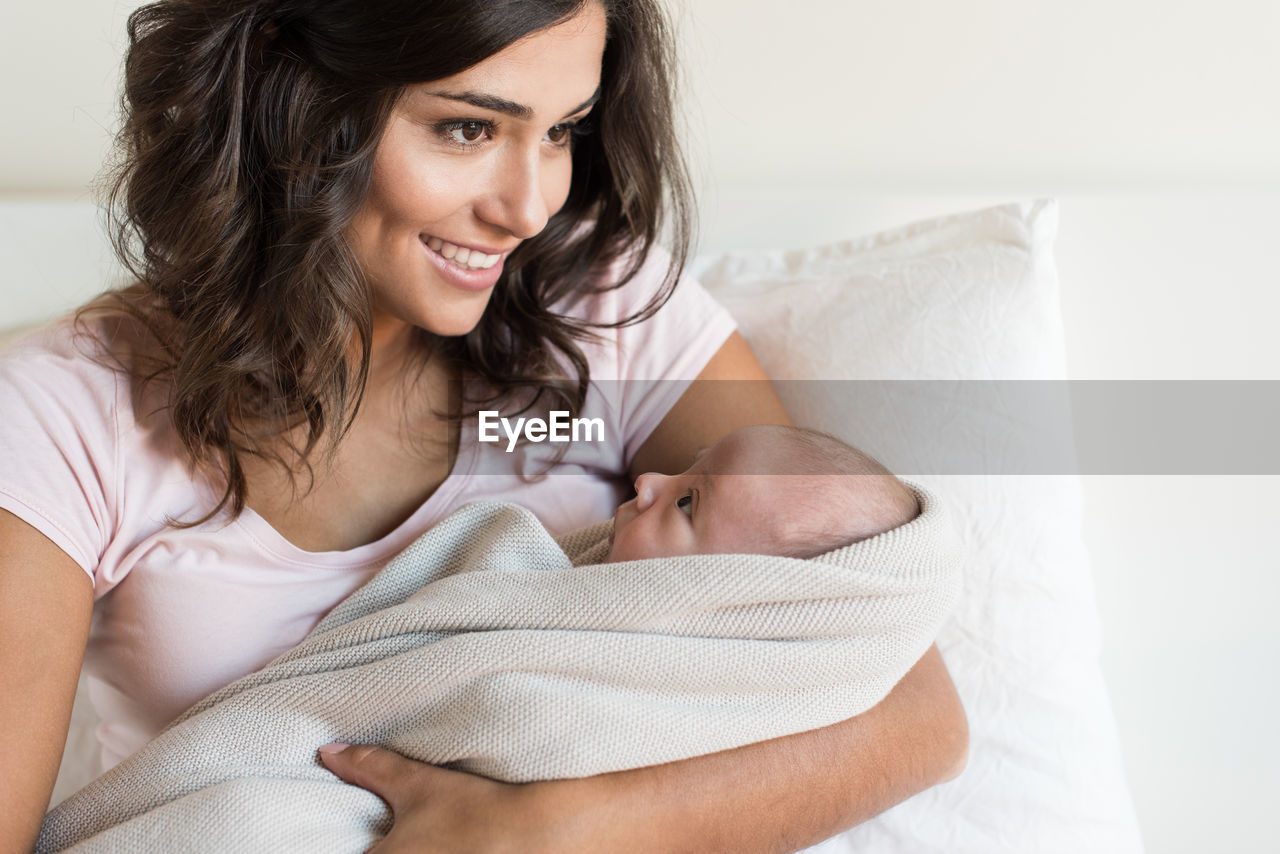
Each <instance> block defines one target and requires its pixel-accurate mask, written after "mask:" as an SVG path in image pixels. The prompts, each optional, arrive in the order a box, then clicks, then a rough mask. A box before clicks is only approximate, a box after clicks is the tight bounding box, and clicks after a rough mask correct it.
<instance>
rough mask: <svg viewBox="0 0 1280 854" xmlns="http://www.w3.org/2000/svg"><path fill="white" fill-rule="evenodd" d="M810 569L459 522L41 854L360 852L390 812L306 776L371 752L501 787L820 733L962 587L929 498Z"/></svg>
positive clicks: (507, 514)
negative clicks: (907, 517) (612, 553)
mask: <svg viewBox="0 0 1280 854" xmlns="http://www.w3.org/2000/svg"><path fill="white" fill-rule="evenodd" d="M913 489H916V493H917V496H918V497H919V499H920V502H921V506H922V510H923V512H922V513H921V515H920V516H919V517H918V518H916V519H915V520H914V521H912V522H910V523H908V524H906V525H904V526H902V527H900V528H897V529H895V530H893V531H889V532H887V533H885V534H882V535H880V536H877V537H874V538H872V539H869V540H864V541H863V542H860V543H855V544H854V545H852V546H849V547H847V548H843V549H838V550H836V551H833V552H830V553H828V554H825V555H822V556H820V557H817V558H813V559H810V560H798V559H793V558H780V557H762V556H756V555H700V556H690V557H679V558H662V559H654V560H641V561H632V562H626V563H613V564H603V563H600V561H601V560H603V558H604V555H605V554H606V552H607V536H608V532H609V524H610V523H607V522H606V523H603V524H601V525H596V526H593V527H591V528H588V529H585V530H583V531H580V532H577V533H575V534H571V535H568V536H567V537H565V538H564V539H563V540H561V541H560V542H558V543H557V541H556V540H554V539H553V538H552V537H551V536H550V535H548V534H547V532H546V531H545V529H544V528H543V527H542V526H541V525H540V524H539V523H538V521H537V519H536V518H535V517H534V516H533V514H531V513H530V512H529V511H527V510H524V509H522V508H519V507H515V506H511V505H499V504H472V505H468V506H467V507H464V508H462V509H460V510H458V511H457V512H456V513H454V514H453V515H451V516H450V517H448V518H447V519H446V520H444V521H443V522H441V523H440V524H439V525H437V526H436V527H434V528H432V529H431V530H430V531H428V532H427V533H426V534H424V535H423V536H422V537H421V538H420V539H419V540H418V541H417V542H416V543H414V544H413V545H412V546H410V547H409V548H408V549H407V550H406V551H405V552H403V553H402V554H401V555H399V556H398V557H397V558H396V559H394V560H393V561H392V562H391V563H389V564H388V565H387V566H386V567H385V568H384V569H383V570H382V571H381V572H379V573H378V574H377V575H376V576H374V577H373V578H372V579H371V580H370V581H369V582H368V583H367V584H365V585H364V586H363V587H361V588H360V589H359V590H357V591H356V592H355V593H353V594H352V595H351V596H350V597H348V598H347V599H346V600H344V601H343V602H342V603H340V604H339V605H338V606H337V607H335V608H334V609H333V611H331V612H330V613H329V614H328V615H327V616H326V617H325V618H324V620H322V621H321V622H320V624H319V625H317V626H316V627H315V629H314V630H313V631H312V632H311V633H310V634H309V635H308V636H307V638H306V639H305V640H304V641H303V642H302V643H301V644H300V645H299V646H297V647H296V648H294V649H292V650H290V651H289V652H287V653H285V654H283V655H281V656H280V657H279V658H277V659H275V660H274V661H273V662H271V663H270V664H269V665H267V666H266V667H264V668H263V669H262V670H259V671H256V672H254V673H251V674H249V675H248V676H245V677H244V678H242V679H240V680H238V681H236V682H234V683H232V684H231V685H229V686H227V687H226V688H224V689H222V690H221V691H218V692H216V693H215V694H213V695H211V696H209V697H208V698H206V699H205V700H203V701H201V702H200V703H198V704H197V705H195V706H194V707H192V708H191V709H190V710H188V711H187V712H186V713H185V714H184V715H183V716H182V717H180V718H179V719H177V720H176V721H174V722H173V723H172V724H170V725H169V727H168V728H167V729H165V731H164V732H162V733H161V734H160V735H159V736H157V737H156V738H155V739H154V740H153V741H152V742H150V743H149V744H148V745H146V746H145V747H144V748H143V749H142V750H140V751H139V752H137V753H135V754H134V755H133V756H131V757H129V758H128V759H126V760H125V761H124V762H122V763H121V764H119V765H117V766H116V767H115V768H113V769H111V770H110V771H109V772H108V773H106V774H105V775H103V776H102V777H100V778H98V780H96V781H94V782H93V783H91V784H90V785H89V786H87V787H86V788H84V789H82V790H81V791H80V792H78V793H77V794H75V795H73V796H72V797H71V798H70V799H68V800H66V801H64V802H63V803H62V804H60V805H58V806H57V807H56V808H54V809H53V810H52V811H50V813H49V814H48V815H47V816H46V818H45V823H44V827H43V829H42V831H41V834H40V839H39V843H38V846H37V851H39V852H51V851H61V850H64V849H68V848H70V850H73V851H77V852H79V851H86V852H88V851H93V852H120V854H125V852H127V853H128V854H136V852H144V851H177V850H181V851H184V852H206V851H207V852H226V851H252V850H271V851H282V852H295V851H296V852H360V851H364V850H366V849H367V848H369V847H370V846H371V845H372V844H374V843H375V842H376V840H377V839H378V838H379V837H380V836H381V835H383V834H385V833H386V831H387V829H388V828H389V826H390V812H389V810H388V808H387V807H386V805H385V804H384V803H383V802H382V800H381V799H380V798H378V797H377V796H376V795H374V794H372V793H370V792H367V791H365V790H363V789H360V788H358V787H355V786H351V785H348V784H346V783H344V782H342V781H341V780H339V779H338V778H337V777H335V776H333V775H332V774H331V773H329V772H328V771H327V770H326V769H325V768H324V767H323V766H321V765H320V763H319V761H318V760H317V758H316V748H317V747H319V746H320V745H322V744H325V743H327V742H330V741H344V742H348V743H352V744H380V745H383V746H385V747H387V748H390V749H391V750H394V751H397V752H399V753H402V754H404V755H406V756H409V757H412V758H414V759H418V760H421V761H424V762H429V763H433V764H438V765H448V766H450V767H453V768H458V769H461V770H465V771H471V772H475V773H478V774H484V775H486V776H489V777H494V778H497V779H500V780H506V781H511V782H525V781H532V780H544V779H556V778H569V777H581V776H587V775H592V774H599V773H602V772H607V771H618V770H623V769H628V768H635V767H640V766H645V765H655V764H658V763H663V762H668V761H672V760H677V759H684V758H688V757H691V756H695V755H701V754H706V753H712V752H715V751H719V750H725V749H728V748H733V747H738V746H741V745H744V744H748V743H752V742H757V741H762V740H765V739H770V738H775V737H779V736H783V735H787V734H791V733H796V732H801V731H804V730H809V729H814V728H816V727H822V726H826V725H829V724H833V723H836V722H838V721H841V720H844V719H846V718H849V717H852V716H854V715H856V714H858V713H860V712H862V711H865V710H866V709H868V708H870V707H871V706H872V705H874V704H875V703H876V702H878V701H879V700H880V699H881V698H882V697H884V695H885V694H887V693H888V691H889V690H890V689H891V688H892V687H893V685H894V684H895V683H896V682H897V681H898V679H899V678H901V677H902V675H903V674H904V673H905V672H906V671H907V670H908V669H910V667H911V666H912V665H913V664H914V663H915V662H916V660H917V659H918V658H919V657H920V656H921V655H922V654H923V653H924V652H925V650H926V649H928V647H929V644H930V643H931V642H932V640H933V638H934V636H935V634H936V633H937V631H938V629H939V626H940V625H941V623H942V620H943V619H944V617H945V616H946V614H947V612H948V610H949V608H950V606H951V604H952V602H953V600H954V599H955V597H956V595H957V593H958V588H959V572H958V569H959V567H958V563H959V561H958V553H957V548H956V545H955V540H954V539H953V535H952V533H951V532H950V530H949V528H948V527H947V524H946V523H945V520H944V519H943V518H942V510H941V507H940V506H939V504H938V501H937V499H936V498H935V497H934V496H932V495H931V494H929V493H928V492H927V491H924V490H920V489H918V488H916V487H914V486H913Z"/></svg>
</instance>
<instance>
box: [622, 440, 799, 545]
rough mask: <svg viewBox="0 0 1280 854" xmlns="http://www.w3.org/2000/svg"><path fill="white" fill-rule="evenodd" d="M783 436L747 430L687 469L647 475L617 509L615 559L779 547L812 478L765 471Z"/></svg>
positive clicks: (639, 480) (717, 447) (719, 445)
mask: <svg viewBox="0 0 1280 854" xmlns="http://www.w3.org/2000/svg"><path fill="white" fill-rule="evenodd" d="M776 441H779V440H778V439H777V438H776V436H774V435H772V431H770V430H767V429H764V428H760V429H754V428H753V429H747V430H739V431H735V432H734V433H731V434H729V435H728V436H726V437H725V438H723V439H721V440H720V441H719V442H717V443H716V444H715V445H713V446H712V447H711V449H710V450H708V451H706V452H704V453H702V454H701V455H700V456H699V457H698V458H697V460H696V461H695V462H694V464H693V465H692V466H690V467H689V468H688V469H687V470H686V471H684V472H681V473H680V474H676V475H664V474H657V473H654V472H651V473H649V474H642V475H640V477H638V478H637V479H636V497H635V498H633V499H632V500H630V501H628V502H626V503H625V504H623V505H622V506H620V507H619V508H618V509H617V511H616V512H615V513H614V514H613V520H614V521H613V536H612V541H611V543H610V546H609V557H608V560H609V561H623V560H640V559H642V558H654V557H672V556H674V555H692V554H735V553H736V554H770V553H773V552H775V551H776V548H777V544H778V543H780V542H786V541H787V540H786V538H787V535H788V528H789V526H790V525H791V522H792V521H793V519H792V516H793V513H792V510H793V508H795V507H796V502H795V501H794V500H789V496H790V497H791V498H794V496H791V495H790V494H791V493H793V492H794V491H796V490H802V489H804V481H805V480H807V479H806V478H804V477H802V476H799V475H785V474H767V473H759V472H768V471H769V460H770V456H771V453H770V451H771V448H772V447H773V443H774V442H776ZM733 472H752V473H751V474H733Z"/></svg>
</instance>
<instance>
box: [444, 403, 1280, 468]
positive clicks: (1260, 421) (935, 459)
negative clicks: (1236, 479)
mask: <svg viewBox="0 0 1280 854" xmlns="http://www.w3.org/2000/svg"><path fill="white" fill-rule="evenodd" d="M709 385H713V386H714V388H713V389H703V390H700V391H707V392H709V393H710V394H711V395H712V396H713V397H712V399H714V400H717V401H719V402H721V403H722V404H725V405H731V404H732V402H733V401H734V400H738V399H741V398H742V397H743V396H745V395H753V394H757V393H758V392H759V391H760V388H759V385H760V384H758V383H732V382H717V383H713V384H709ZM592 386H593V387H592V391H591V396H590V397H589V400H588V406H587V409H586V411H585V412H584V413H582V415H583V416H584V417H587V416H594V417H596V418H598V419H599V420H600V422H601V423H599V424H596V423H595V422H592V423H591V424H587V423H585V422H584V423H581V424H579V425H578V430H577V436H578V439H577V440H575V439H573V438H572V437H573V428H574V425H573V424H572V422H571V421H568V420H567V419H569V416H568V413H565V414H564V415H563V416H560V417H559V418H560V423H561V428H560V430H559V431H558V432H557V430H555V429H554V424H552V423H551V422H553V421H554V420H555V419H554V418H553V417H552V416H551V415H550V413H549V412H547V411H545V410H544V411H541V412H524V413H519V414H518V415H517V414H515V413H512V414H511V417H510V418H509V420H508V423H507V424H506V425H505V427H504V426H503V425H502V424H501V423H500V421H499V419H500V418H501V417H505V416H507V413H505V412H497V413H495V414H494V415H492V416H489V418H488V421H487V423H488V428H489V430H488V432H489V433H490V435H495V434H496V435H497V437H498V440H497V441H494V442H488V443H485V444H484V446H483V448H480V449H477V450H481V451H482V452H483V453H481V455H480V457H481V461H480V463H479V465H478V466H477V467H476V468H475V472H476V473H480V474H483V473H499V472H501V473H510V472H511V471H513V466H514V470H519V471H523V472H525V473H529V474H532V473H535V472H537V471H543V470H549V472H550V473H551V474H555V473H557V471H556V467H555V466H550V468H549V469H548V464H549V463H550V461H551V460H553V459H554V458H555V457H556V455H557V454H561V455H562V456H561V459H564V458H565V457H564V455H565V454H567V455H568V456H569V457H577V458H579V459H581V458H582V454H581V453H580V451H582V450H583V443H584V442H588V441H589V442H590V443H591V455H590V456H591V457H592V458H593V459H598V460H599V461H600V464H601V465H607V464H608V462H607V460H609V459H614V460H617V459H622V458H624V451H625V449H624V446H623V443H624V442H625V440H626V436H625V435H624V434H625V433H626V432H627V430H628V428H627V426H626V425H627V424H629V423H632V421H631V417H630V416H631V413H630V412H629V410H628V406H633V405H634V403H633V402H634V401H639V400H652V399H655V398H656V399H672V400H674V399H676V398H678V397H679V396H680V394H681V393H685V392H687V390H688V387H689V384H688V383H685V384H678V385H677V384H665V385H664V384H661V383H637V382H632V383H593V384H592ZM772 387H773V389H774V390H775V391H776V392H777V394H778V396H779V397H780V398H781V399H782V401H783V403H784V405H786V407H787V410H788V412H790V414H791V416H792V417H793V418H794V419H795V422H796V423H797V424H798V425H800V426H804V427H812V428H815V429H819V430H823V431H825V432H828V433H832V434H834V435H836V436H838V437H840V438H841V439H843V440H845V441H846V442H848V443H850V444H852V445H854V446H856V447H858V448H860V449H861V450H863V451H865V452H866V453H868V454H870V455H872V456H873V457H875V458H877V459H878V460H880V461H881V462H882V463H884V464H885V465H886V466H888V467H889V468H890V469H891V470H892V471H895V472H897V473H900V474H962V475H973V474H1241V475H1256V474H1280V448H1278V447H1277V438H1278V437H1280V381H1256V380H1238V381H1237V380H1214V381H1201V380H1187V381H1182V380H1178V381H1150V380H1140V381H1139V380H1132V381H1130V380H1123V381H1115V380H1106V381H1104V380H1082V381H1029V380H1018V381H871V380H867V381H828V380H793V381H775V382H773V383H772ZM518 417H524V418H525V419H526V422H525V424H524V426H523V427H520V428H519V429H517V427H518V425H517V421H516V419H517V418H518ZM531 417H536V418H540V419H542V420H543V421H545V422H547V423H546V425H545V429H543V430H539V429H537V428H538V427H539V425H538V424H537V423H532V424H531V423H530V422H529V421H528V420H527V419H529V418H531ZM478 426H479V425H478V423H477V421H476V419H475V418H474V417H473V418H472V419H470V422H469V424H468V430H467V431H466V432H465V433H464V436H463V442H464V443H466V442H475V441H477V433H478ZM530 426H532V427H533V428H535V429H533V430H532V432H530V431H528V429H527V428H528V427H530ZM633 432H634V431H633ZM539 435H541V440H540V441H535V440H534V438H536V437H537V436H539ZM556 435H559V436H564V437H566V441H565V442H556V441H553V437H554V436H556ZM633 441H634V439H633ZM508 448H511V451H510V452H508V450H507V449H508ZM461 450H462V451H463V452H464V453H465V452H466V448H463V449H461ZM579 470H580V469H579Z"/></svg>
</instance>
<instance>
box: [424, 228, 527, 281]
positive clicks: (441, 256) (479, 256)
mask: <svg viewBox="0 0 1280 854" xmlns="http://www.w3.org/2000/svg"><path fill="white" fill-rule="evenodd" d="M422 248H423V249H425V250H426V252H427V257H429V258H430V259H431V261H432V263H433V264H435V265H436V269H437V270H438V271H439V272H440V275H441V276H442V277H443V278H444V280H445V281H447V282H449V283H450V284H452V285H456V286H457V287H459V288H462V289H463V290H468V291H487V290H489V289H490V288H492V287H493V286H494V285H496V284H497V283H498V279H499V277H501V276H502V262H503V260H504V259H505V258H506V256H505V255H504V254H502V253H494V254H492V255H490V254H488V253H486V252H480V251H477V250H473V249H470V248H468V247H466V246H462V247H459V246H458V245H456V244H453V243H449V242H448V241H444V240H441V239H440V238H438V237H424V238H423V240H422Z"/></svg>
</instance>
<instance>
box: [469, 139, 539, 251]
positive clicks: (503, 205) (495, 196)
mask: <svg viewBox="0 0 1280 854" xmlns="http://www.w3.org/2000/svg"><path fill="white" fill-rule="evenodd" d="M541 156H542V155H541V153H540V152H538V151H525V150H523V149H517V150H513V151H511V152H509V153H508V154H507V155H506V156H505V157H504V158H503V159H502V162H501V164H500V166H499V168H497V169H496V170H494V174H493V186H492V187H490V189H489V193H488V194H487V195H486V197H485V199H484V200H483V201H482V203H481V205H480V206H479V210H478V211H477V213H478V215H479V216H480V218H481V219H484V220H486V221H487V222H490V223H492V224H493V225H496V226H499V227H500V228H502V229H503V230H504V231H507V232H508V233H510V234H513V235H515V236H516V237H518V238H520V239H521V240H528V239H529V238H530V237H534V236H535V235H537V234H539V233H540V232H541V231H542V229H543V228H545V227H546V225H547V220H548V219H549V218H550V216H551V212H550V211H549V210H548V206H547V199H546V194H545V192H544V187H543V181H544V179H545V177H546V176H544V174H543V171H544V170H543V164H542V162H541Z"/></svg>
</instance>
